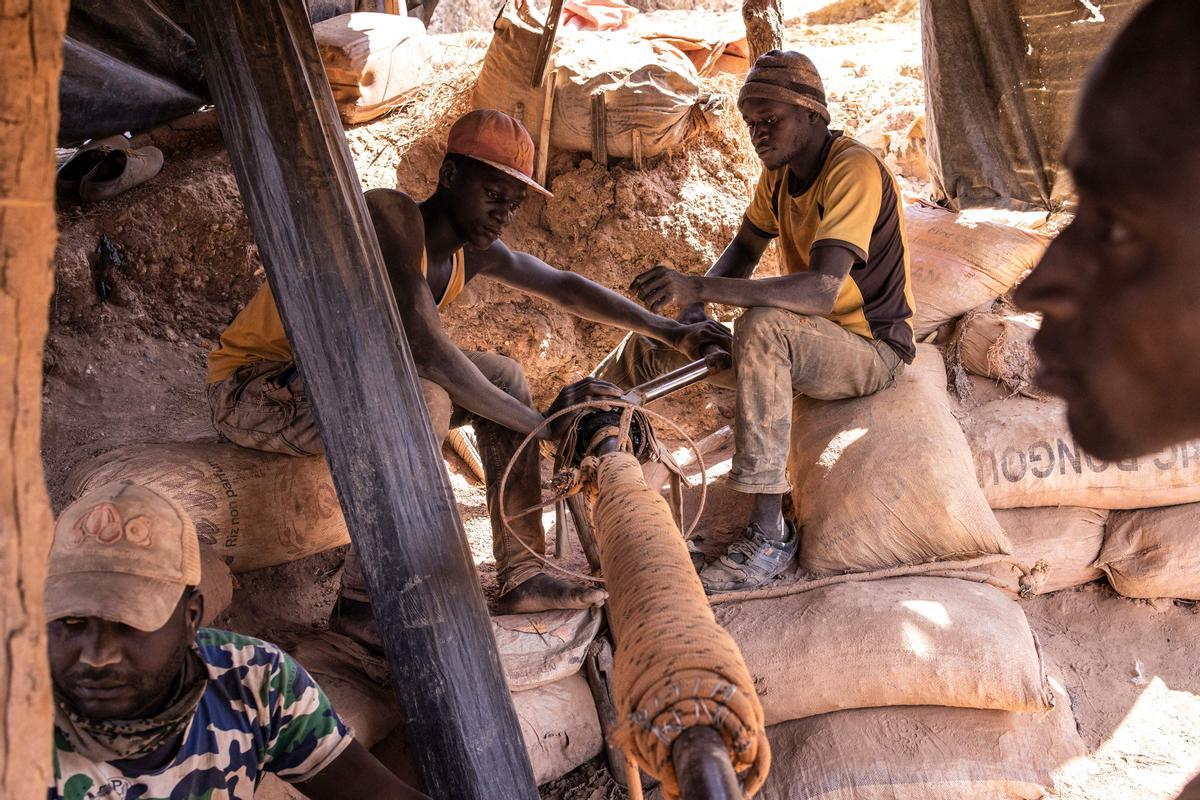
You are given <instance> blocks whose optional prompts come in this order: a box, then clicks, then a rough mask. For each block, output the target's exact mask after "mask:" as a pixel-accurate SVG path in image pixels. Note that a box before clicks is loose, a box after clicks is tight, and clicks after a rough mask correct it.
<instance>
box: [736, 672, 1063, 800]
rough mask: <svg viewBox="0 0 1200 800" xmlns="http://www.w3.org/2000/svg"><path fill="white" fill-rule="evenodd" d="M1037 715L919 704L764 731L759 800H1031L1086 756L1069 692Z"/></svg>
mask: <svg viewBox="0 0 1200 800" xmlns="http://www.w3.org/2000/svg"><path fill="white" fill-rule="evenodd" d="M1055 694H1056V702H1055V706H1054V709H1053V710H1050V711H1043V712H1039V713H1034V714H1024V713H1013V712H1005V711H976V710H969V709H961V708H939V707H936V706H921V707H916V708H875V709H864V710H855V711H837V712H834V713H832V714H823V715H821V716H819V717H810V718H808V719H803V720H798V721H796V722H787V723H784V724H782V725H776V726H774V727H772V728H769V729H768V730H767V735H768V737H769V738H770V740H771V755H772V758H771V777H770V778H768V780H767V784H766V786H764V787H763V790H762V792H761V793H760V794H759V795H758V799H759V800H1038V798H1041V797H1043V796H1045V793H1046V792H1047V791H1048V790H1049V789H1051V788H1053V786H1054V773H1055V771H1056V770H1057V769H1059V768H1060V767H1062V766H1063V765H1064V764H1065V763H1067V762H1068V761H1070V760H1071V759H1073V758H1077V757H1079V756H1084V755H1086V754H1087V748H1086V746H1085V745H1084V743H1083V741H1082V739H1080V737H1079V733H1078V732H1077V731H1076V729H1075V717H1074V715H1073V714H1072V713H1071V704H1070V700H1069V698H1068V697H1067V696H1066V693H1065V692H1064V691H1063V690H1062V689H1061V686H1059V687H1058V691H1056V693H1055Z"/></svg>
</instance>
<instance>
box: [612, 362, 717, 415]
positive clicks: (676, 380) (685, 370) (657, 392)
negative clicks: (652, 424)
mask: <svg viewBox="0 0 1200 800" xmlns="http://www.w3.org/2000/svg"><path fill="white" fill-rule="evenodd" d="M707 377H708V363H707V362H706V361H705V360H704V359H703V358H701V359H698V360H696V361H693V362H692V363H690V364H684V365H683V366H682V367H680V368H679V369H673V370H671V371H670V372H668V373H666V374H664V375H659V376H658V377H657V378H651V379H650V380H648V381H646V382H645V383H643V384H642V385H640V386H635V387H633V388H632V389H630V390H629V391H628V392H626V393H625V394H624V396H622V397H621V399H622V400H625V401H626V402H629V403H633V404H634V405H639V406H644V405H646V404H647V403H652V402H654V401H655V400H657V399H659V398H660V397H666V396H667V395H669V394H671V393H672V392H677V391H679V390H680V389H683V388H684V387H686V386H691V385H692V384H693V383H699V382H700V381H702V380H704V379H705V378H707Z"/></svg>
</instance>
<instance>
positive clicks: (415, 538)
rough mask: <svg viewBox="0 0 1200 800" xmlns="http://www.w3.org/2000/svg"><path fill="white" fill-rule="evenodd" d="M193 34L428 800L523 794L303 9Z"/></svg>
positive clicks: (198, 21)
mask: <svg viewBox="0 0 1200 800" xmlns="http://www.w3.org/2000/svg"><path fill="white" fill-rule="evenodd" d="M191 10H192V22H193V33H194V35H195V36H196V38H197V44H198V47H199V50H200V53H201V56H202V57H203V59H204V67H205V75H206V77H207V79H208V85H209V88H210V89H211V91H212V93H213V99H214V100H215V101H216V106H217V111H218V116H219V120H220V123H221V131H222V133H223V134H224V137H225V143H226V145H227V146H228V148H229V156H230V160H231V162H232V164H233V171H234V174H235V175H236V177H237V181H238V187H239V188H240V189H241V195H242V200H243V202H244V203H245V206H246V213H247V215H248V216H249V218H250V223H251V227H252V229H253V231H254V235H255V240H256V241H257V243H258V247H259V250H260V252H261V253H262V257H263V262H264V263H265V265H266V268H267V276H268V278H269V280H270V285H271V289H272V291H273V292H274V295H275V300H276V303H277V304H278V306H279V311H280V314H281V315H282V317H283V323H284V329H285V330H286V331H287V335H288V340H289V341H290V342H291V346H292V350H293V351H294V352H295V354H296V360H297V363H298V364H299V366H300V368H301V369H302V370H303V372H304V378H305V383H306V385H307V387H308V390H309V391H310V392H311V395H312V400H313V406H314V408H315V409H316V414H317V422H318V425H319V426H320V430H321V437H322V439H323V441H324V443H325V449H326V453H327V456H328V459H329V464H330V467H331V469H332V472H333V479H334V485H335V486H336V488H337V493H338V499H339V500H340V501H341V505H342V511H343V513H344V515H345V518H346V523H347V527H348V528H349V530H350V537H351V539H352V540H353V541H354V543H355V545H356V546H357V547H358V554H359V557H360V558H361V560H362V564H363V568H364V572H365V575H366V579H367V586H368V589H369V591H370V595H371V604H372V607H373V609H374V612H375V619H376V621H377V622H378V624H379V632H380V634H381V636H382V638H383V643H384V649H385V651H386V653H387V656H388V661H389V663H390V664H391V673H392V682H393V686H394V689H395V692H396V697H397V699H398V700H399V704H400V707H401V709H402V710H403V714H404V719H405V724H406V725H408V728H409V731H410V733H411V740H412V743H413V749H414V754H415V755H416V759H417V761H418V763H419V764H420V766H421V771H422V773H423V775H424V779H425V785H426V787H427V788H428V791H429V793H430V794H431V795H432V796H433V797H435V798H439V800H449V798H454V800H536V799H537V797H538V792H537V786H536V785H535V783H534V776H533V770H532V768H531V767H530V764H529V760H528V757H527V756H526V754H525V747H524V745H523V743H522V739H521V728H520V725H519V724H518V721H517V716H516V713H515V712H514V711H513V706H512V700H511V697H510V695H509V692H508V687H507V686H506V685H505V682H504V674H503V672H502V671H501V666H500V659H499V656H498V655H497V653H496V646H495V640H494V638H493V636H492V628H491V623H490V620H489V619H488V615H487V607H486V606H485V604H484V599H483V593H482V591H481V590H480V587H479V581H478V577H477V575H476V573H475V569H474V566H473V563H472V560H471V554H470V549H469V548H468V546H467V540H466V536H465V534H464V532H463V527H462V521H461V520H460V519H459V517H458V511H457V507H456V506H455V502H454V496H453V494H452V493H451V490H450V481H449V478H448V476H447V475H446V471H445V466H444V464H443V462H442V458H441V454H440V453H439V451H438V446H437V442H436V441H434V437H433V428H432V427H431V425H430V423H429V414H428V411H427V410H426V408H425V403H424V400H423V398H422V395H421V389H420V386H419V384H418V378H417V373H416V369H415V367H414V365H413V360H412V354H411V353H410V351H409V347H408V342H407V340H406V339H405V336H404V330H403V328H402V326H401V323H400V317H399V314H398V312H397V309H396V304H395V301H394V298H393V295H392V288H391V284H390V283H389V281H388V277H387V272H386V271H385V269H384V264H383V258H382V256H381V255H380V252H379V245H378V242H377V241H376V238H375V231H374V228H373V227H372V226H371V222H370V217H369V216H368V213H367V207H366V202H365V200H364V198H363V194H362V187H361V185H360V184H359V180H358V175H357V174H356V173H355V170H354V164H353V162H352V161H351V159H350V153H349V150H348V149H347V147H346V142H345V140H344V138H343V134H342V126H341V123H340V122H339V121H338V115H337V109H336V108H335V106H334V102H333V95H332V93H331V92H330V89H329V82H328V81H327V80H326V78H325V72H324V70H323V68H322V66H321V60H320V58H319V56H318V54H317V48H316V43H315V42H314V40H313V34H312V28H311V26H310V25H309V21H308V13H307V10H306V8H305V5H304V2H303V0H207V1H206V2H203V3H193V4H192V5H191Z"/></svg>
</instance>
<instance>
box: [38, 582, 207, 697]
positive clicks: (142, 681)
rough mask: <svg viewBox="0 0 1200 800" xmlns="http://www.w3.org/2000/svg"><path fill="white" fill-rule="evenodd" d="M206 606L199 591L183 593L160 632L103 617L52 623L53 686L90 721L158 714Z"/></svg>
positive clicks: (68, 619) (170, 689) (48, 629)
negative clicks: (203, 607) (138, 628)
mask: <svg viewBox="0 0 1200 800" xmlns="http://www.w3.org/2000/svg"><path fill="white" fill-rule="evenodd" d="M202 603H203V601H202V600H201V598H200V594H199V593H198V592H193V593H190V594H189V593H186V592H185V593H184V595H183V597H182V598H180V600H179V605H178V606H176V608H175V612H174V613H173V614H172V615H171V619H169V620H168V621H167V623H166V624H165V625H163V626H162V627H161V628H159V629H158V630H156V631H139V630H137V629H136V628H131V627H130V626H128V625H123V624H121V623H119V622H111V621H109V620H104V619H100V618H99V617H78V618H73V617H68V618H66V619H59V620H54V621H53V622H50V623H49V624H48V625H47V632H48V644H49V655H50V675H51V678H52V679H53V680H54V684H55V686H56V687H57V688H58V690H59V691H60V692H62V693H63V694H64V695H65V696H66V697H67V699H68V700H70V702H71V704H72V705H73V706H74V707H75V710H76V711H78V712H79V713H80V714H82V715H83V716H85V717H87V718H89V719H95V720H126V719H140V718H143V717H146V716H150V715H152V714H154V713H157V711H158V710H160V708H161V706H162V704H163V703H165V702H166V701H167V700H168V699H169V698H170V694H171V692H172V691H174V690H175V688H176V687H175V681H176V680H177V678H178V677H179V672H180V670H181V669H182V668H183V664H184V657H185V654H186V651H187V648H188V647H189V646H190V645H191V643H192V640H193V639H195V637H196V631H197V629H198V628H199V624H200V614H201V609H202Z"/></svg>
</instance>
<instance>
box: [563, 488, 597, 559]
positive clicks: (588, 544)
mask: <svg viewBox="0 0 1200 800" xmlns="http://www.w3.org/2000/svg"><path fill="white" fill-rule="evenodd" d="M567 510H569V511H570V512H571V521H572V522H573V523H575V535H576V536H578V537H579V546H580V547H582V548H583V554H584V556H586V557H587V562H588V566H589V567H591V568H592V571H593V572H598V571H599V570H600V552H599V551H598V550H597V549H596V536H595V534H593V533H592V523H591V522H589V521H588V510H587V503H586V502H584V499H583V495H581V494H573V495H571V496H570V497H568V498H567Z"/></svg>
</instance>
